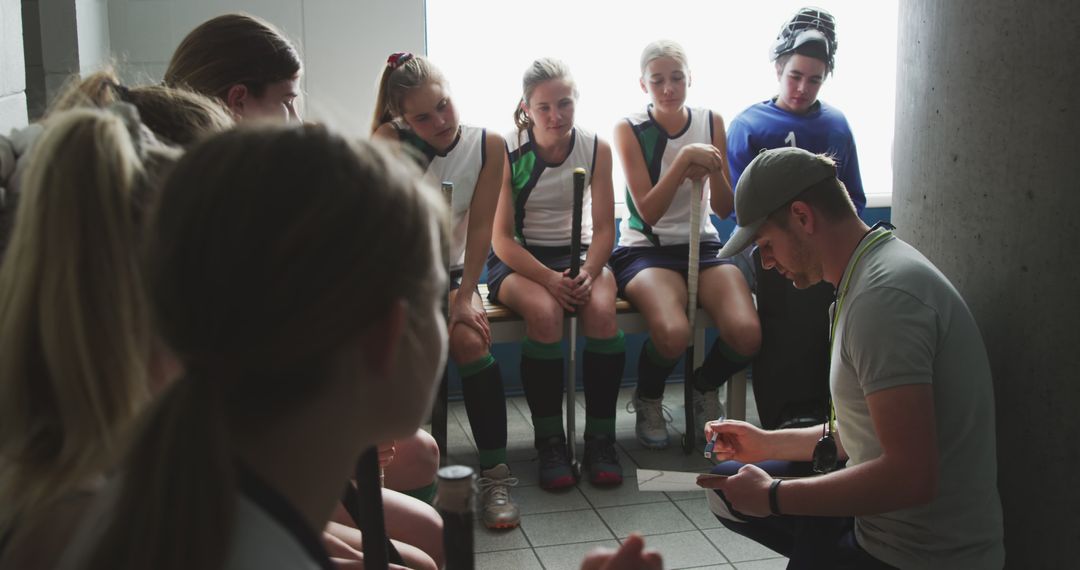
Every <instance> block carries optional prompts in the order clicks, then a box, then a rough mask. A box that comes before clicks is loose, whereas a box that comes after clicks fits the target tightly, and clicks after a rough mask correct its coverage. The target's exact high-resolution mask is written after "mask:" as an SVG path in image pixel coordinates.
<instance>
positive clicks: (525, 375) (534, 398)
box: [521, 338, 566, 447]
mask: <svg viewBox="0 0 1080 570" xmlns="http://www.w3.org/2000/svg"><path fill="white" fill-rule="evenodd" d="M563 368H564V364H563V352H562V343H561V342H551V343H547V342H537V341H535V340H532V339H530V338H526V339H525V340H523V341H522V342H521V385H522V387H523V388H525V401H527V402H528V403H529V412H530V413H531V414H532V422H533V430H534V436H535V441H536V444H537V447H539V446H540V444H541V443H545V442H547V440H548V439H550V438H551V437H553V436H559V437H561V438H562V439H563V440H565V439H566V434H565V432H563V425H562V399H563V383H564V379H563V375H564V371H563Z"/></svg>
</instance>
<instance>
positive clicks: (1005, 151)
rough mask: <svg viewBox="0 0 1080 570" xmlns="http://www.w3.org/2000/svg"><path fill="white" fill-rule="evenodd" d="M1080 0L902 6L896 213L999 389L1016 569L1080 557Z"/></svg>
mask: <svg viewBox="0 0 1080 570" xmlns="http://www.w3.org/2000/svg"><path fill="white" fill-rule="evenodd" d="M1077 21H1080V3H1076V2H1074V1H1072V0H1046V1H1041V2H1016V1H1007V0H954V1H952V2H937V1H934V0H913V1H910V2H902V3H901V8H900V34H899V44H900V47H899V53H898V77H897V99H896V109H897V111H896V113H897V114H896V125H897V131H896V141H895V147H894V168H893V171H894V190H893V221H894V222H895V223H896V225H897V226H898V228H899V231H900V234H901V235H902V237H903V238H904V239H906V240H908V241H909V242H910V243H912V244H913V245H915V246H916V247H917V248H919V249H920V250H921V251H922V252H924V253H925V254H926V255H927V256H928V257H929V258H930V259H931V260H932V261H933V262H934V263H936V264H937V265H938V267H940V268H941V270H942V271H944V272H945V274H946V275H948V276H949V278H950V279H951V280H952V281H953V283H955V284H956V286H957V287H958V288H959V290H960V292H961V293H962V294H963V295H964V298H965V299H966V300H967V302H968V305H969V306H970V307H971V309H972V311H973V312H974V314H975V317H976V319H977V320H978V322H979V325H980V328H981V329H982V333H983V337H984V339H985V341H986V346H987V349H988V351H989V353H990V358H991V364H992V366H993V372H994V386H995V392H996V398H997V433H998V461H999V470H998V477H999V488H1000V489H1001V494H1002V501H1003V505H1004V508H1005V537H1006V538H1005V542H1006V549H1007V551H1008V555H1007V556H1008V566H1009V567H1011V568H1066V567H1073V566H1075V564H1076V561H1075V558H1076V555H1077V554H1078V553H1080V523H1078V522H1077V514H1076V512H1075V511H1076V507H1077V506H1078V505H1080V492H1078V489H1080V487H1078V486H1077V485H1076V483H1075V479H1074V477H1076V471H1077V466H1078V465H1080V422H1078V421H1077V419H1076V418H1077V412H1076V409H1075V408H1076V405H1077V403H1080V381H1078V380H1080V378H1078V375H1080V350H1078V347H1080V335H1078V333H1077V318H1078V317H1080V296H1077V294H1076V287H1077V283H1078V282H1080V264H1078V261H1080V256H1078V255H1077V253H1076V246H1075V236H1076V235H1077V233H1078V232H1080V221H1078V217H1077V215H1076V213H1077V212H1078V211H1080V187H1078V186H1080V153H1078V151H1080V145H1078V143H1077V127H1080V104H1078V101H1080V82H1078V80H1077V77H1076V73H1075V68H1076V60H1075V58H1076V54H1077V53H1080V32H1078V29H1077V27H1076V22H1077Z"/></svg>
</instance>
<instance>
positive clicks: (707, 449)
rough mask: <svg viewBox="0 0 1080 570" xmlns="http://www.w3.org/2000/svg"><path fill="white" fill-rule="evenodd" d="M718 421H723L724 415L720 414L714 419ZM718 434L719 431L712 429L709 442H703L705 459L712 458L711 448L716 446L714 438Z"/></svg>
mask: <svg viewBox="0 0 1080 570" xmlns="http://www.w3.org/2000/svg"><path fill="white" fill-rule="evenodd" d="M716 421H718V422H722V421H724V416H720V417H719V418H717V419H716ZM719 435H720V432H717V431H714V432H713V434H712V437H711V438H709V442H708V443H706V444H705V459H712V458H713V448H714V447H716V438H717V436H719Z"/></svg>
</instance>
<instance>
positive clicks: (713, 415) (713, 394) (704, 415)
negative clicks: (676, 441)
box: [693, 388, 724, 440]
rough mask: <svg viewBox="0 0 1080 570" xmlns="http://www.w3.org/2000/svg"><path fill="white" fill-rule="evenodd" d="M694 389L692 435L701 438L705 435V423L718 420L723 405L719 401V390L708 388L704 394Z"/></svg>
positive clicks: (721, 413)
mask: <svg viewBox="0 0 1080 570" xmlns="http://www.w3.org/2000/svg"><path fill="white" fill-rule="evenodd" d="M693 391H694V394H693V396H694V429H695V430H696V431H695V433H694V437H695V438H697V439H699V440H700V439H703V438H704V437H705V424H706V423H707V422H711V421H713V420H718V419H720V418H721V417H722V416H723V415H724V406H723V404H721V403H720V394H719V390H709V391H708V392H705V393H704V394H703V393H701V392H698V391H697V389H696V388H695V389H693Z"/></svg>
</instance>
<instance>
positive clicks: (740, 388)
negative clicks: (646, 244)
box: [431, 284, 746, 458]
mask: <svg viewBox="0 0 1080 570" xmlns="http://www.w3.org/2000/svg"><path fill="white" fill-rule="evenodd" d="M487 294H488V290H487V285H486V284H481V285H480V298H481V299H483V300H484V312H485V313H486V314H487V318H488V322H490V323H491V340H492V342H493V343H502V342H520V341H521V339H523V338H525V321H524V320H523V319H522V318H521V317H520V316H518V315H517V314H516V313H514V312H513V311H511V310H510V309H509V308H507V307H506V306H504V305H499V304H496V303H492V302H491V301H488V298H487ZM615 320H616V323H617V324H618V326H619V328H621V329H622V330H623V332H624V333H626V334H634V333H645V332H648V330H649V329H648V326H647V324H646V323H645V318H644V317H642V316H641V313H639V312H637V309H635V308H634V307H633V306H632V305H631V304H630V302H629V301H626V300H625V299H617V300H616V301H615ZM569 321H570V319H566V320H565V322H564V325H563V326H564V330H563V339H564V340H565V339H567V338H568V337H569V334H570V325H569ZM695 321H696V327H695V330H694V347H695V350H694V368H695V369H696V368H698V367H700V366H701V363H702V362H703V361H704V359H705V352H706V351H707V350H708V348H709V347H706V346H705V329H706V328H708V327H711V326H712V320H711V319H710V318H709V315H708V314H707V313H706V312H705V310H704V309H701V308H699V309H698V314H697V318H696V319H695ZM576 372H577V371H576V370H569V371H568V373H567V374H566V390H565V392H566V409H567V410H573V409H574V406H575V399H576V395H577V390H576V387H577V373H576ZM684 389H689V384H685V388H684ZM448 405H449V404H448V390H447V385H446V381H445V379H444V381H443V385H442V388H441V389H440V391H439V397H438V400H437V401H436V403H435V409H434V410H433V412H432V428H431V431H432V435H433V436H434V437H435V441H436V442H438V444H439V450H440V451H441V452H442V457H444V458H445V457H446V456H447V454H446V417H447V416H446V414H447V406H448ZM726 408H727V410H726V412H727V417H728V418H732V419H737V420H744V419H746V371H745V370H743V371H741V372H739V373H737V374H735V375H734V376H732V378H731V380H729V381H728V382H727V402H726ZM574 423H575V419H574V414H572V413H567V414H566V438H567V442H568V443H570V442H573V441H575V439H574V437H575V432H576V429H575V425H574ZM570 449H571V451H572V450H573V444H571V445H570Z"/></svg>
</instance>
